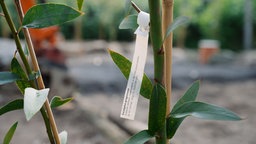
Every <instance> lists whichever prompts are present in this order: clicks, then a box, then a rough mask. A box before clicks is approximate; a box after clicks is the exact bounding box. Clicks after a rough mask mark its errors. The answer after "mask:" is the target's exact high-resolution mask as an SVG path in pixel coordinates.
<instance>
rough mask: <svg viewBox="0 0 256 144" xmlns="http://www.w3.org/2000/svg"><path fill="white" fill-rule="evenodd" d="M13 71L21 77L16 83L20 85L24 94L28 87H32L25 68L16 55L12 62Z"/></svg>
mask: <svg viewBox="0 0 256 144" xmlns="http://www.w3.org/2000/svg"><path fill="white" fill-rule="evenodd" d="M11 71H12V73H14V74H16V75H18V76H19V77H20V78H21V79H20V80H17V81H16V85H17V86H18V88H19V90H20V91H21V93H22V94H24V91H25V89H26V88H27V87H31V85H30V83H29V81H28V78H27V75H26V73H25V72H24V70H23V68H22V67H21V65H20V63H19V62H18V60H17V59H16V58H15V57H14V58H13V59H12V62H11Z"/></svg>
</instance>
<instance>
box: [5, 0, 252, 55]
mask: <svg viewBox="0 0 256 144" xmlns="http://www.w3.org/2000/svg"><path fill="white" fill-rule="evenodd" d="M46 1H47V2H55V3H62V4H67V5H69V6H72V7H74V8H75V9H77V8H78V4H77V1H70V0H46ZM134 2H135V3H136V4H137V5H138V6H139V7H140V8H141V9H143V10H144V11H147V12H148V6H147V5H148V4H147V1H140V0H134ZM252 2H253V15H254V20H253V21H254V27H256V1H255V0H252ZM6 3H7V4H8V6H9V7H10V9H11V10H15V7H14V6H13V5H12V4H11V1H10V2H9V1H6ZM174 4H175V9H174V11H175V12H174V14H175V16H174V18H176V17H178V16H186V17H189V18H190V20H191V23H190V24H189V25H185V26H183V28H181V29H179V30H177V32H176V34H175V35H174V36H175V37H174V45H175V46H180V45H181V46H183V45H184V47H189V48H197V45H198V41H199V40H200V39H217V40H220V42H221V47H222V48H226V49H231V50H234V51H239V50H242V45H243V15H244V14H243V12H244V0H235V1H230V0H193V1H187V0H179V1H175V3H174ZM124 9H125V7H124V3H123V1H120V0H111V1H105V0H97V1H95V0H87V1H86V3H84V4H83V8H82V11H83V12H85V15H84V16H83V17H81V18H79V19H77V20H75V21H73V22H69V23H66V24H64V25H62V26H61V31H62V32H63V34H64V36H65V38H67V39H74V38H75V35H76V30H75V27H77V26H76V25H77V23H79V22H81V23H82V24H81V31H82V34H81V35H80V37H81V39H87V40H88V39H89V40H92V39H105V40H119V41H132V40H134V35H133V33H134V31H132V30H118V26H119V24H120V22H121V20H122V19H123V17H124V16H126V15H128V14H127V13H129V14H134V13H135V11H134V9H132V8H131V7H130V8H128V9H127V11H126V12H125V10H124ZM12 16H13V17H14V19H16V18H15V17H17V16H16V15H12ZM0 25H1V26H0V33H1V34H0V35H1V36H5V37H6V36H9V35H8V33H9V30H8V28H6V24H5V22H4V21H1V22H0ZM254 35H256V28H254ZM254 39H255V40H254V41H256V38H254ZM180 43H183V45H182V44H180ZM253 47H256V42H255V43H254V45H253Z"/></svg>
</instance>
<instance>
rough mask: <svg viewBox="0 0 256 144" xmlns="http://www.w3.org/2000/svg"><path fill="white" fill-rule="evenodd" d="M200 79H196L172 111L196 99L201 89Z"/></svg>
mask: <svg viewBox="0 0 256 144" xmlns="http://www.w3.org/2000/svg"><path fill="white" fill-rule="evenodd" d="M199 84H200V82H199V81H195V82H194V83H193V84H192V85H191V86H190V87H189V89H188V90H187V91H186V93H185V94H184V95H183V96H182V97H181V98H180V99H179V100H178V101H177V103H176V104H175V105H174V106H173V109H172V111H175V110H177V108H178V107H180V106H181V105H182V104H184V103H186V102H189V101H195V100H196V97H197V94H198V90H199Z"/></svg>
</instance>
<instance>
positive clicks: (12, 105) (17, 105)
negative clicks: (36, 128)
mask: <svg viewBox="0 0 256 144" xmlns="http://www.w3.org/2000/svg"><path fill="white" fill-rule="evenodd" d="M19 109H23V99H16V100H14V101H11V102H9V103H8V104H6V105H4V106H3V107H1V108H0V116H1V115H3V114H5V113H7V112H10V111H14V110H19Z"/></svg>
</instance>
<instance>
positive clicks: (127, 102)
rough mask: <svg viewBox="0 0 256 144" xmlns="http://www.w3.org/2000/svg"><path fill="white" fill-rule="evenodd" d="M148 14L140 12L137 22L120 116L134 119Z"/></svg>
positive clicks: (143, 58)
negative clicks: (133, 49)
mask: <svg viewBox="0 0 256 144" xmlns="http://www.w3.org/2000/svg"><path fill="white" fill-rule="evenodd" d="M149 21H150V20H149V14H148V13H145V12H142V11H141V12H140V13H139V15H138V19H137V23H138V24H139V27H138V28H137V30H136V31H135V34H136V35H137V36H136V42H135V52H134V55H133V60H132V66H131V71H130V75H129V79H128V83H127V87H126V90H125V95H124V100H123V105H122V110H121V115H120V117H121V118H126V119H130V120H134V117H135V112H136V108H137V103H138V99H139V95H140V88H141V83H142V78H143V74H144V67H145V64H146V57H147V49H148V35H149Z"/></svg>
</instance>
